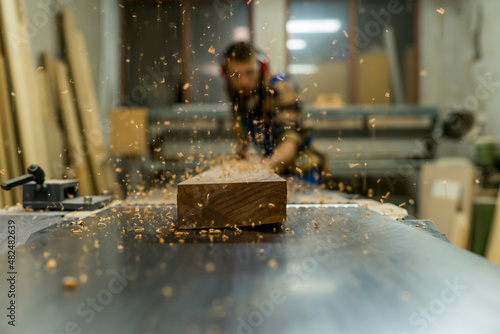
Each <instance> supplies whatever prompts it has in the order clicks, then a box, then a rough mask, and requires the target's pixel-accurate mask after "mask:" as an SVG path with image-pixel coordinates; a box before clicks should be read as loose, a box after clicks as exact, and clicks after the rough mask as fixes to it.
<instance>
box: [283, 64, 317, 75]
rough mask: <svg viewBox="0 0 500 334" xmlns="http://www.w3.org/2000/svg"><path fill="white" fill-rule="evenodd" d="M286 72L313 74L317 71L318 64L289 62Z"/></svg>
mask: <svg viewBox="0 0 500 334" xmlns="http://www.w3.org/2000/svg"><path fill="white" fill-rule="evenodd" d="M287 72H288V73H290V74H314V73H317V72H318V66H317V65H314V64H290V65H288V68H287Z"/></svg>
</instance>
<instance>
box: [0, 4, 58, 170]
mask: <svg viewBox="0 0 500 334" xmlns="http://www.w3.org/2000/svg"><path fill="white" fill-rule="evenodd" d="M0 19H1V27H2V43H3V46H4V48H5V54H6V59H7V64H8V68H9V70H10V73H9V77H10V81H11V85H12V86H11V88H12V89H11V91H12V97H13V103H14V106H13V107H14V110H15V115H16V120H17V125H18V134H19V141H20V143H19V144H20V145H19V146H20V148H21V150H20V151H21V155H22V162H23V169H26V168H27V166H29V165H30V164H32V163H37V164H39V165H41V166H44V167H45V172H46V174H47V177H48V178H50V177H51V176H52V175H51V169H50V161H49V156H48V148H47V142H46V139H47V136H46V134H45V129H44V127H43V126H41V124H43V119H42V113H41V110H40V105H41V104H40V96H39V92H38V90H37V89H36V76H35V67H34V65H33V62H32V59H31V48H30V40H29V38H28V36H29V35H28V33H27V31H26V25H25V24H24V22H23V16H22V6H21V5H20V2H19V1H0ZM47 166H49V168H47Z"/></svg>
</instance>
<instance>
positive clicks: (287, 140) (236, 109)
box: [221, 42, 325, 184]
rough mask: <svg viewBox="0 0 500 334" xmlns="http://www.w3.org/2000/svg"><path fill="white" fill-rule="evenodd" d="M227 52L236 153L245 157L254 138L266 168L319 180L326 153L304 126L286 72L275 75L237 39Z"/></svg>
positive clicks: (224, 66) (224, 71)
mask: <svg viewBox="0 0 500 334" xmlns="http://www.w3.org/2000/svg"><path fill="white" fill-rule="evenodd" d="M223 56H224V59H223V64H222V66H221V72H222V75H223V77H224V78H225V79H226V83H227V91H228V93H229V96H230V98H231V101H232V103H233V129H234V134H235V137H236V143H237V148H236V153H237V155H238V157H239V158H242V159H244V158H246V152H247V146H248V143H249V142H254V143H255V144H256V146H257V148H258V150H259V152H260V153H261V155H262V157H263V158H262V162H263V164H264V166H265V167H268V168H270V169H272V170H274V171H276V172H278V173H279V174H282V175H290V174H296V175H298V176H299V177H300V178H301V179H303V180H306V181H309V182H312V183H315V184H319V183H321V174H322V172H324V170H325V157H324V155H323V154H321V153H320V152H319V151H318V150H317V149H316V148H315V147H314V145H313V142H312V136H311V134H310V131H309V129H308V128H307V127H306V126H305V125H304V122H303V120H302V115H301V112H300V109H301V107H300V101H299V99H298V92H297V87H296V86H295V85H294V84H293V83H292V82H291V81H290V79H289V78H288V76H287V75H286V74H282V73H281V74H271V73H270V71H269V68H268V62H267V58H266V57H265V56H263V55H262V54H259V53H258V52H257V51H256V49H255V48H254V47H253V46H252V45H251V44H249V43H246V42H238V43H235V44H233V45H231V46H230V47H229V48H228V49H227V50H226V51H225V52H224V55H223Z"/></svg>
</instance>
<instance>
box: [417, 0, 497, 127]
mask: <svg viewBox="0 0 500 334" xmlns="http://www.w3.org/2000/svg"><path fill="white" fill-rule="evenodd" d="M421 4H422V5H421V16H420V19H421V22H420V27H421V31H420V45H421V48H420V69H421V77H420V93H421V95H420V102H421V103H424V104H435V105H437V106H439V107H440V108H442V110H443V111H444V110H445V109H447V108H452V107H454V106H460V105H463V106H465V107H467V108H469V109H471V110H473V111H475V112H476V113H477V114H478V116H479V117H482V118H484V119H485V120H486V121H485V122H484V127H483V133H482V134H486V135H493V136H496V137H500V126H498V125H500V112H499V111H500V34H499V31H500V20H498V13H500V1H498V0H422V1H421ZM440 8H443V9H444V14H440V13H439V12H438V11H437V10H438V9H440ZM477 32H479V34H478V33H477ZM475 36H479V38H477V39H478V46H479V51H480V57H479V58H478V59H475V58H474V55H475V46H474V45H475V44H474V43H475ZM497 81H498V82H499V84H498V85H492V84H485V83H486V82H497ZM497 86H498V87H497Z"/></svg>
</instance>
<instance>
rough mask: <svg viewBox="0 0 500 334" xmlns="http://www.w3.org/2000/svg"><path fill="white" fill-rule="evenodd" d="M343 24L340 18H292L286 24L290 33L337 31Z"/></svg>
mask: <svg viewBox="0 0 500 334" xmlns="http://www.w3.org/2000/svg"><path fill="white" fill-rule="evenodd" d="M341 26H342V24H341V23H340V21H339V20H291V21H288V22H287V24H286V31H287V32H289V33H290V34H305V33H318V32H319V33H324V32H326V33H328V32H337V31H339V30H340V27H341Z"/></svg>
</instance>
